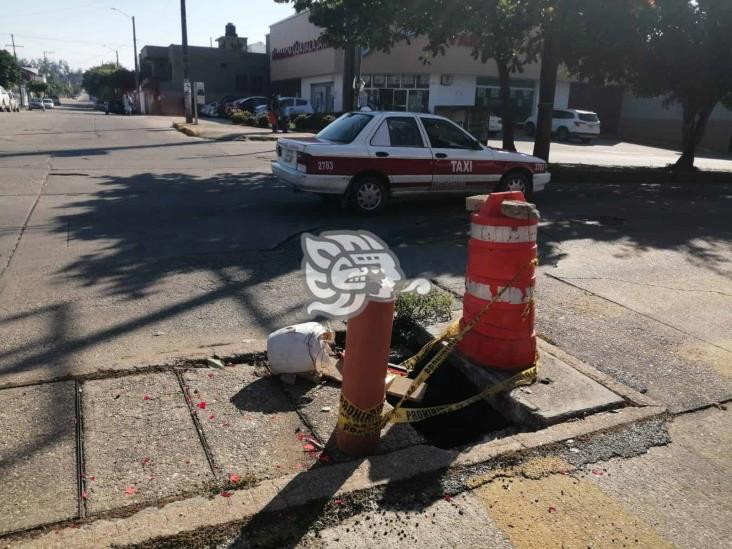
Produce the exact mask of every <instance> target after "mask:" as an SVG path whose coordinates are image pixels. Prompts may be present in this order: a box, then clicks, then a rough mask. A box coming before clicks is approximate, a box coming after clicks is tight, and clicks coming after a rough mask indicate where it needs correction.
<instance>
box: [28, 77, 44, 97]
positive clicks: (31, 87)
mask: <svg viewBox="0 0 732 549" xmlns="http://www.w3.org/2000/svg"><path fill="white" fill-rule="evenodd" d="M26 88H27V89H28V91H29V92H31V93H34V94H36V95H43V94H45V93H46V92H47V91H48V84H46V83H45V82H41V81H40V80H32V81H31V82H28V85H27V86H26Z"/></svg>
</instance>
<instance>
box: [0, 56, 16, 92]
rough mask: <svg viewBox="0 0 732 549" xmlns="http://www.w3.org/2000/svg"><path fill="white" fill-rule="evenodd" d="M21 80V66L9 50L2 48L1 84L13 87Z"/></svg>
mask: <svg viewBox="0 0 732 549" xmlns="http://www.w3.org/2000/svg"><path fill="white" fill-rule="evenodd" d="M18 82H20V68H19V67H18V64H17V63H16V62H15V59H14V58H13V56H12V55H11V54H10V52H9V51H7V50H0V86H2V87H4V88H12V87H13V86H14V85H15V84H17V83H18Z"/></svg>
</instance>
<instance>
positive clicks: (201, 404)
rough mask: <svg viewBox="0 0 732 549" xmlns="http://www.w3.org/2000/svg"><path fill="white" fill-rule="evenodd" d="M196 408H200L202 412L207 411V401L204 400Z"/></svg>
mask: <svg viewBox="0 0 732 549" xmlns="http://www.w3.org/2000/svg"><path fill="white" fill-rule="evenodd" d="M196 406H198V407H199V408H200V409H201V410H205V409H206V401H205V400H202V401H201V402H199V403H198V404H196Z"/></svg>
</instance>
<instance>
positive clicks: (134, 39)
mask: <svg viewBox="0 0 732 549" xmlns="http://www.w3.org/2000/svg"><path fill="white" fill-rule="evenodd" d="M111 9H112V11H116V12H117V13H121V14H122V15H124V16H125V17H127V19H131V20H132V49H133V50H134V54H135V92H136V93H137V101H136V104H137V106H138V108H139V107H140V97H141V96H142V92H141V91H140V63H139V60H138V58H137V29H136V27H135V16H134V15H128V14H126V13H125V12H123V11H122V10H120V9H117V8H111Z"/></svg>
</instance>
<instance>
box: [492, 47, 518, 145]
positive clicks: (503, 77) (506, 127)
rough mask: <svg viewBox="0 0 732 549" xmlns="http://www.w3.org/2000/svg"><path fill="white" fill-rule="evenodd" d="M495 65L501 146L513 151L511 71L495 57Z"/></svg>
mask: <svg viewBox="0 0 732 549" xmlns="http://www.w3.org/2000/svg"><path fill="white" fill-rule="evenodd" d="M496 67H497V68H498V84H499V86H500V96H501V112H502V116H501V118H502V119H503V148H504V149H506V150H507V151H515V150H516V145H515V143H514V142H513V128H514V118H513V103H512V102H511V73H510V72H509V71H508V65H507V64H506V63H505V62H504V61H503V60H499V59H496Z"/></svg>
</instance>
